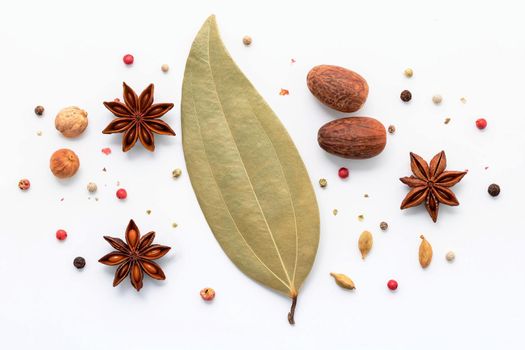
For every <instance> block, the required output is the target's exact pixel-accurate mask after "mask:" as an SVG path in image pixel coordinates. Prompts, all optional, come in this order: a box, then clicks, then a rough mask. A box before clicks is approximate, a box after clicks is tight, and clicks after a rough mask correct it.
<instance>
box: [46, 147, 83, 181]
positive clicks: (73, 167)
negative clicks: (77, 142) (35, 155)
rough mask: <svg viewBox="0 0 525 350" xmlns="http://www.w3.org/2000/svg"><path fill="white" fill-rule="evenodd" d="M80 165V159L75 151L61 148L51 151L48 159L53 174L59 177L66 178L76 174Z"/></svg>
mask: <svg viewBox="0 0 525 350" xmlns="http://www.w3.org/2000/svg"><path fill="white" fill-rule="evenodd" d="M79 167H80V160H79V159H78V157H77V155H76V154H75V152H73V151H72V150H70V149H67V148H62V149H59V150H58V151H56V152H55V153H53V155H52V156H51V160H50V161H49V168H50V169H51V172H52V173H53V175H55V176H56V177H58V178H60V179H66V178H68V177H71V176H73V175H75V174H76V172H77V171H78V168H79Z"/></svg>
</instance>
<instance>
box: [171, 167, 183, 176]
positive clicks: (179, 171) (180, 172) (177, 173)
mask: <svg viewBox="0 0 525 350" xmlns="http://www.w3.org/2000/svg"><path fill="white" fill-rule="evenodd" d="M171 175H172V176H173V177H174V178H177V177H179V176H181V175H182V170H180V169H178V168H177V169H175V170H173V171H172V172H171Z"/></svg>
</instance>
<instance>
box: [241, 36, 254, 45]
mask: <svg viewBox="0 0 525 350" xmlns="http://www.w3.org/2000/svg"><path fill="white" fill-rule="evenodd" d="M242 43H243V44H244V45H246V46H250V45H251V44H252V37H251V36H249V35H245V36H244V37H243V38H242Z"/></svg>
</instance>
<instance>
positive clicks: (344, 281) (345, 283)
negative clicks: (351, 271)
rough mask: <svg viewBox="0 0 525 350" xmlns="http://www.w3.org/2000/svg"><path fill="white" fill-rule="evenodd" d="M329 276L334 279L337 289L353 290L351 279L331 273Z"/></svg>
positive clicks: (340, 274)
mask: <svg viewBox="0 0 525 350" xmlns="http://www.w3.org/2000/svg"><path fill="white" fill-rule="evenodd" d="M330 276H332V277H333V278H334V279H335V283H337V285H338V286H339V287H341V288H344V289H355V284H354V281H352V279H351V278H350V277H348V276H347V275H344V274H342V273H335V272H331V273H330Z"/></svg>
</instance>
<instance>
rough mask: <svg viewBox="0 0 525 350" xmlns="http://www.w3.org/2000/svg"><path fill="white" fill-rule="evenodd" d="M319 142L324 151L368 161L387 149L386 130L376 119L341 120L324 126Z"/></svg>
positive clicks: (319, 133)
mask: <svg viewBox="0 0 525 350" xmlns="http://www.w3.org/2000/svg"><path fill="white" fill-rule="evenodd" d="M317 141H318V142H319V146H321V148H322V149H324V150H325V151H326V152H328V153H331V154H335V155H336V156H339V157H343V158H349V159H367V158H372V157H375V156H377V155H378V154H379V153H381V152H382V151H383V149H384V148H385V146H386V130H385V127H384V126H383V124H381V122H379V121H378V120H376V119H374V118H370V117H349V118H341V119H336V120H333V121H331V122H329V123H326V124H325V125H323V126H322V127H321V129H319V132H318V134H317Z"/></svg>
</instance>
